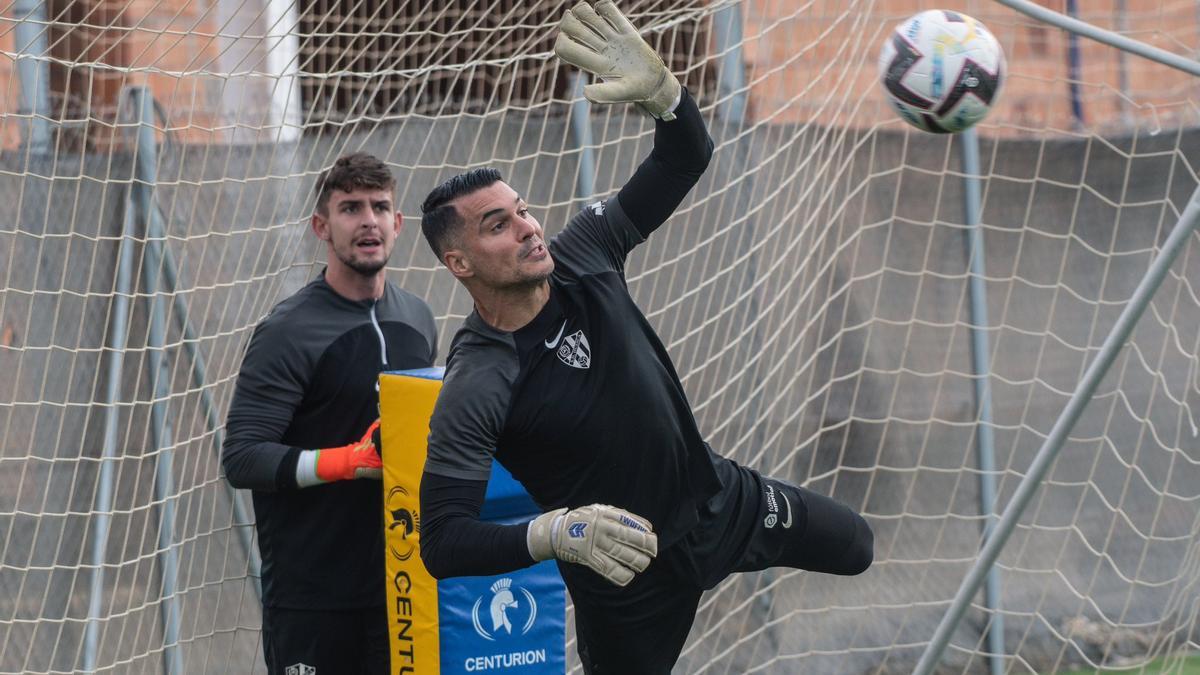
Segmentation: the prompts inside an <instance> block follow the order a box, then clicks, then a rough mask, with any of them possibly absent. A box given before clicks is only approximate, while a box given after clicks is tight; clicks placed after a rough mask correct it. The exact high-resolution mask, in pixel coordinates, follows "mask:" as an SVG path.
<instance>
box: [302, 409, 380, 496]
mask: <svg viewBox="0 0 1200 675" xmlns="http://www.w3.org/2000/svg"><path fill="white" fill-rule="evenodd" d="M378 431H379V420H375V422H374V423H372V424H371V426H370V427H368V428H367V432H366V433H364V434H363V436H362V438H360V439H358V440H357V441H355V442H353V443H350V444H349V445H343V446H341V447H340V448H322V449H320V450H317V466H316V469H317V478H320V479H321V480H322V481H326V482H328V481H335V480H351V479H354V478H375V479H380V478H383V460H382V459H380V457H379V441H378V438H379V435H378Z"/></svg>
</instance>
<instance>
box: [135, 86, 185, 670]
mask: <svg viewBox="0 0 1200 675" xmlns="http://www.w3.org/2000/svg"><path fill="white" fill-rule="evenodd" d="M129 94H130V99H131V101H132V102H133V105H134V110H136V111H137V116H138V125H137V146H136V152H135V154H134V161H133V167H134V170H133V174H134V182H133V187H132V192H133V198H134V203H135V204H136V205H137V208H138V212H139V213H140V214H141V217H142V222H143V227H144V228H145V232H146V234H147V236H146V240H147V242H149V241H150V239H151V236H150V227H149V222H150V214H151V213H152V212H153V210H154V185H155V183H156V182H157V180H158V175H157V174H158V168H157V167H158V149H157V142H156V140H155V137H154V99H153V97H152V96H151V94H150V92H149V90H147V89H146V88H144V87H132V88H130V90H129ZM148 250H149V249H148ZM152 257H153V256H149V255H148V256H146V260H145V261H144V262H143V265H142V283H143V285H144V286H145V289H144V291H145V293H146V297H147V299H148V302H149V305H150V307H149V314H150V330H149V344H148V345H147V346H148V347H149V349H148V350H147V357H148V358H149V360H150V363H149V367H148V372H149V377H150V391H151V395H152V396H153V403H152V404H151V406H150V418H151V429H152V431H153V438H154V447H155V452H156V457H155V474H154V498H155V501H157V502H158V504H159V509H158V515H159V519H158V520H159V525H158V557H159V566H160V572H161V573H160V578H161V580H162V594H163V595H162V603H161V604H160V605H159V611H160V614H161V615H162V624H163V653H162V658H163V672H164V673H167V674H168V675H177V674H182V673H183V659H182V657H181V655H180V653H179V599H178V597H177V596H176V594H177V592H178V577H179V560H178V557H177V553H176V550H175V499H176V496H175V472H174V451H172V450H171V446H172V444H173V440H172V438H173V436H174V431H173V429H172V425H171V420H170V410H169V407H168V401H169V399H170V396H171V385H170V375H171V372H170V367H169V365H168V363H167V352H166V314H167V309H166V307H165V303H164V302H163V298H162V295H161V294H160V293H159V290H158V276H159V267H160V265H158V264H156V262H157V261H155V260H152Z"/></svg>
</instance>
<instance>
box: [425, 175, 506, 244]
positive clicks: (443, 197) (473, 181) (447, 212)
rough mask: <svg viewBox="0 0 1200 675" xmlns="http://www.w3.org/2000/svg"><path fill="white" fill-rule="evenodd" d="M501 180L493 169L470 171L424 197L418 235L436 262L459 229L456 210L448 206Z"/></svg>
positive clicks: (452, 206) (459, 218)
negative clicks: (422, 236)
mask: <svg viewBox="0 0 1200 675" xmlns="http://www.w3.org/2000/svg"><path fill="white" fill-rule="evenodd" d="M501 180H503V179H501V178H500V172H499V171H497V170H496V169H493V168H490V167H484V168H482V169H472V170H470V171H468V172H466V173H460V174H458V175H457V176H455V177H453V178H451V179H450V180H448V181H446V182H445V183H442V184H441V185H439V186H437V187H435V188H434V189H433V191H432V192H430V193H429V196H427V197H425V202H424V203H423V204H421V232H423V233H424V234H425V241H427V242H429V248H431V249H433V254H434V255H436V256H437V257H438V260H441V259H442V254H443V253H445V252H446V249H447V248H449V247H450V244H451V242H453V241H454V239H455V236H456V235H457V234H458V228H459V226H460V225H462V218H461V217H459V215H458V209H456V208H454V205H453V204H451V203H450V202H452V201H454V200H455V199H458V198H459V197H462V196H463V195H469V194H471V193H472V192H475V191H476V190H482V189H483V188H486V187H490V186H492V185H494V184H496V183H498V182H500V181H501Z"/></svg>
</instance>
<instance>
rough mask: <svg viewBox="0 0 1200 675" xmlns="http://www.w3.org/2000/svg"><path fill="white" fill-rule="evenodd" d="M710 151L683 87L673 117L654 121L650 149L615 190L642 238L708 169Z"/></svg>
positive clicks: (700, 120)
mask: <svg viewBox="0 0 1200 675" xmlns="http://www.w3.org/2000/svg"><path fill="white" fill-rule="evenodd" d="M712 153H713V141H712V138H711V137H709V135H708V129H706V128H705V126H704V120H703V118H701V117H700V109H699V108H697V107H696V102H695V101H693V100H692V97H691V95H690V94H689V93H688V92H687V90H686V89H684V90H683V95H682V97H681V98H680V100H679V105H678V106H676V107H675V119H674V120H672V121H670V122H663V121H661V120H659V121H656V122H655V123H654V148H653V149H651V150H650V155H649V156H648V157H646V159H644V160H642V163H641V164H640V165H639V166H638V168H637V170H636V171H634V172H633V177H632V178H630V179H629V182H627V183H625V186H624V187H622V188H621V191H620V192H618V193H617V200H618V201H619V202H621V208H622V209H624V211H625V213H626V214H627V215H628V216H629V219H630V220H631V221H633V224H634V226H636V227H637V229H638V231H639V232H641V233H642V236H643V237H646V236H649V235H650V233H651V232H653V231H655V230H657V229H658V227H659V226H660V225H662V224H663V223H665V222H666V221H667V218H670V217H671V214H672V213H674V212H675V209H676V208H678V207H679V205H680V204H681V203H682V202H683V198H684V197H686V196H687V193H688V192H690V191H691V189H692V188H693V187H695V185H696V183H697V182H699V180H700V176H701V175H703V174H704V170H705V169H707V168H708V161H709V159H711V158H712Z"/></svg>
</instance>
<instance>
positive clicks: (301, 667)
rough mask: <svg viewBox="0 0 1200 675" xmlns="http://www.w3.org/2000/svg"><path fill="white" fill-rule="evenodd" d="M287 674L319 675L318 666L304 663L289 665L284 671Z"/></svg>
mask: <svg viewBox="0 0 1200 675" xmlns="http://www.w3.org/2000/svg"><path fill="white" fill-rule="evenodd" d="M284 672H285V673H286V674H287V675H317V668H316V666H309V665H305V664H303V663H297V664H296V665H294V666H288V667H287V670H285V671H284Z"/></svg>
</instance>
